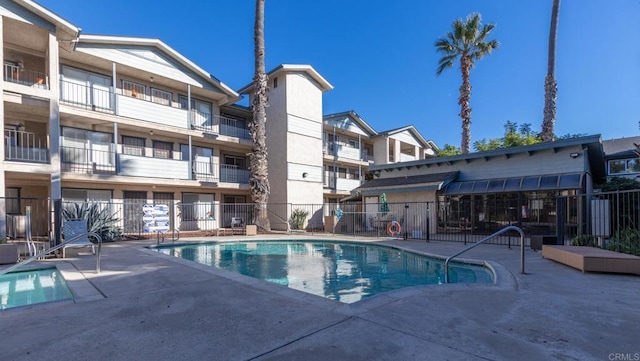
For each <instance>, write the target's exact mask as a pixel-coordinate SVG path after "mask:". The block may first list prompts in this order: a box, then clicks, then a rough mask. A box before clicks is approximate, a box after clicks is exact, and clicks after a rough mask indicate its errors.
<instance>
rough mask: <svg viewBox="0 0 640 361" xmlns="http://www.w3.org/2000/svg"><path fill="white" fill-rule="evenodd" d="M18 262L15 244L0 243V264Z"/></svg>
mask: <svg viewBox="0 0 640 361" xmlns="http://www.w3.org/2000/svg"><path fill="white" fill-rule="evenodd" d="M17 262H18V245H17V244H0V264H10V263H17Z"/></svg>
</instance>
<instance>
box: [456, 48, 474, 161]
mask: <svg viewBox="0 0 640 361" xmlns="http://www.w3.org/2000/svg"><path fill="white" fill-rule="evenodd" d="M460 70H461V71H462V85H461V86H460V97H459V98H458V104H460V114H459V115H460V118H461V119H462V141H461V143H460V151H462V154H468V153H469V152H470V151H471V107H470V106H469V104H470V102H471V82H470V81H469V78H470V76H471V59H470V58H469V55H467V54H462V56H461V57H460Z"/></svg>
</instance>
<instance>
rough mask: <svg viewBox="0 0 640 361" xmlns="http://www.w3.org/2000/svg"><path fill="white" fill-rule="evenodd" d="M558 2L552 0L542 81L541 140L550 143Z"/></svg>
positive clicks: (551, 135)
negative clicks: (547, 50)
mask: <svg viewBox="0 0 640 361" xmlns="http://www.w3.org/2000/svg"><path fill="white" fill-rule="evenodd" d="M559 13H560V0H553V6H552V8H551V29H550V30H549V52H548V57H547V77H546V78H545V79H544V118H543V120H542V140H543V141H544V142H550V141H552V140H553V137H554V126H555V123H556V99H558V82H557V81H556V78H555V74H556V39H557V38H558V17H559V15H560V14H559Z"/></svg>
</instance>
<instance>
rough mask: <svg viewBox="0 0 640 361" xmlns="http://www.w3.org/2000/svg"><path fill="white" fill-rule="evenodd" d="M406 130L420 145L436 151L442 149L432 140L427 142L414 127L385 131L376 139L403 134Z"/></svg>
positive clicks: (408, 126) (407, 126)
mask: <svg viewBox="0 0 640 361" xmlns="http://www.w3.org/2000/svg"><path fill="white" fill-rule="evenodd" d="M405 130H408V131H410V132H411V133H412V134H413V136H414V137H416V138H417V139H418V141H419V142H420V143H422V145H423V146H424V147H431V148H432V149H435V150H438V149H440V148H438V146H437V145H436V144H435V143H434V142H433V141H432V140H427V139H426V138H425V137H423V136H422V134H421V133H420V132H419V131H418V129H417V128H416V127H415V126H413V125H405V126H402V127H399V128H394V129H389V130H385V131H383V132H379V133H378V134H377V135H376V137H384V136H389V135H394V134H397V133H400V132H403V131H405Z"/></svg>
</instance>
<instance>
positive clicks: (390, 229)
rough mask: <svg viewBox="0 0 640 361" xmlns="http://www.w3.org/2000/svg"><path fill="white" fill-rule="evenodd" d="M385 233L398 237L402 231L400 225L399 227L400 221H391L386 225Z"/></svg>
mask: <svg viewBox="0 0 640 361" xmlns="http://www.w3.org/2000/svg"><path fill="white" fill-rule="evenodd" d="M387 233H388V234H389V235H390V236H391V237H398V236H399V235H400V233H402V227H400V223H398V222H397V221H391V222H389V224H388V225H387Z"/></svg>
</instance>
